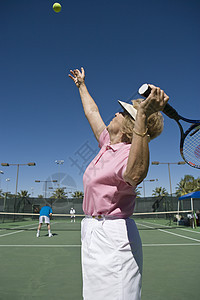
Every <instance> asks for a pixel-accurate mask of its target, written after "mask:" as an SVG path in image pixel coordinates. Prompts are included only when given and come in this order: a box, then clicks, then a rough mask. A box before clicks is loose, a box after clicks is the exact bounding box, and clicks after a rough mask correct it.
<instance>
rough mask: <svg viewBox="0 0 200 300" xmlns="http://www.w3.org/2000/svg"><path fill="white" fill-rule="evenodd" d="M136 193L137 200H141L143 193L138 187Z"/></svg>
mask: <svg viewBox="0 0 200 300" xmlns="http://www.w3.org/2000/svg"><path fill="white" fill-rule="evenodd" d="M135 193H136V198H140V196H141V192H140V190H139V187H138V186H137V187H136V189H135Z"/></svg>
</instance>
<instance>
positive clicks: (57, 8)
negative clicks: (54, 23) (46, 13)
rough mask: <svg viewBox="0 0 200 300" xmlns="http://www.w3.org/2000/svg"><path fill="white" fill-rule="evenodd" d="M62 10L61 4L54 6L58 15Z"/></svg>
mask: <svg viewBox="0 0 200 300" xmlns="http://www.w3.org/2000/svg"><path fill="white" fill-rule="evenodd" d="M61 8H62V6H61V5H60V3H57V2H56V3H54V4H53V10H54V11H55V12H56V13H59V12H60V11H61Z"/></svg>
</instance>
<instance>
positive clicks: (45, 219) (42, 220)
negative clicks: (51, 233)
mask: <svg viewBox="0 0 200 300" xmlns="http://www.w3.org/2000/svg"><path fill="white" fill-rule="evenodd" d="M41 223H46V224H50V218H49V217H47V216H40V217H39V224H41Z"/></svg>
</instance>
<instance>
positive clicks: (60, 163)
mask: <svg viewBox="0 0 200 300" xmlns="http://www.w3.org/2000/svg"><path fill="white" fill-rule="evenodd" d="M55 163H56V164H57V165H59V180H58V187H60V165H63V164H64V160H62V159H61V160H55Z"/></svg>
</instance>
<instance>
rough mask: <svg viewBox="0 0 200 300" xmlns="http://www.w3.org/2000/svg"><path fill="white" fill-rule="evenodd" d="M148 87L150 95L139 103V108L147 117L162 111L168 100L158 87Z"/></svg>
mask: <svg viewBox="0 0 200 300" xmlns="http://www.w3.org/2000/svg"><path fill="white" fill-rule="evenodd" d="M149 86H150V87H151V93H150V95H149V96H148V97H147V98H146V99H145V100H144V101H142V102H141V103H140V108H142V109H143V110H144V112H145V114H146V116H147V117H149V116H150V115H151V114H153V113H155V112H157V111H162V110H163V109H164V107H165V105H166V104H167V102H168V100H169V97H168V96H167V95H166V94H165V93H164V91H163V90H161V89H160V88H159V87H156V86H154V85H152V84H149Z"/></svg>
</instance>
